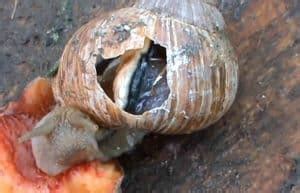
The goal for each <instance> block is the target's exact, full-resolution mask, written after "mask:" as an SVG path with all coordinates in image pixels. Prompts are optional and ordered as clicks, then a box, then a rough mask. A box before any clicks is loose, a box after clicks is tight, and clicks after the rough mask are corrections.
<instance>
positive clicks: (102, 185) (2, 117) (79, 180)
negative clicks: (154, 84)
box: [0, 78, 123, 193]
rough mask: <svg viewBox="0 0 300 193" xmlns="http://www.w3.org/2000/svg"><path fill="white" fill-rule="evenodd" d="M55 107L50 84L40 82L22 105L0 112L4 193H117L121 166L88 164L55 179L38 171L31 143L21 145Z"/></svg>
mask: <svg viewBox="0 0 300 193" xmlns="http://www.w3.org/2000/svg"><path fill="white" fill-rule="evenodd" d="M54 105H55V103H54V98H53V93H52V89H51V85H50V83H49V81H48V80H46V79H43V78H37V79H35V80H34V81H33V82H31V83H30V84H29V85H28V86H27V88H25V90H24V93H23V95H22V96H21V98H20V99H19V100H18V101H16V102H11V103H9V104H8V105H7V106H6V107H2V108H1V109H0V193H113V192H117V191H118V188H119V186H120V183H121V181H122V178H123V172H122V169H121V168H120V167H119V166H118V164H117V162H109V163H100V162H99V161H94V162H90V163H85V164H81V165H78V166H76V167H73V168H72V169H71V170H68V171H67V172H65V173H63V174H61V175H59V176H55V177H51V176H48V175H46V174H45V173H43V172H41V171H40V170H39V169H38V168H37V167H36V165H35V161H34V158H33V155H32V151H31V145H30V142H26V143H21V144H20V143H18V141H17V139H18V138H19V137H20V136H21V135H22V134H23V133H24V132H26V131H28V130H30V129H31V128H32V127H33V126H34V124H35V123H36V122H37V121H39V120H40V119H41V118H42V117H43V116H44V115H45V114H47V113H48V112H49V111H50V110H51V109H52V108H53V106H54ZM45 153H47V152H45Z"/></svg>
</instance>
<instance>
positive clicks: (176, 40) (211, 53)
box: [53, 0, 238, 134]
mask: <svg viewBox="0 0 300 193" xmlns="http://www.w3.org/2000/svg"><path fill="white" fill-rule="evenodd" d="M178 7H180V9H178ZM147 39H150V40H152V41H153V42H154V43H155V44H159V45H160V46H162V47H164V48H165V49H166V55H167V56H166V62H167V64H166V77H167V84H168V87H169V89H170V93H169V95H168V97H167V99H166V100H165V101H164V102H163V104H162V105H161V106H159V107H156V108H153V109H151V110H149V111H146V112H144V113H143V114H140V115H133V114H130V113H129V112H126V111H125V110H123V108H122V107H121V106H120V105H117V104H116V103H115V102H114V99H112V98H110V97H108V95H107V94H106V93H105V91H104V89H103V88H102V87H101V86H100V84H99V83H98V81H97V72H96V69H95V64H96V63H97V60H98V58H99V57H101V58H103V59H111V58H116V57H119V56H122V55H124V54H126V53H127V52H129V51H132V50H134V51H135V52H137V53H138V52H142V50H143V48H144V47H145V46H144V44H145V42H146V40H147ZM125 67H126V65H125ZM118 72H123V73H122V74H118V75H117V76H118V77H120V76H124V77H125V79H126V77H127V80H130V78H128V77H131V76H132V74H133V70H131V71H130V72H128V71H126V70H119V71H118ZM125 72H126V73H125ZM118 84H119V86H116V88H118V89H125V90H126V89H127V90H128V89H129V84H130V81H117V82H114V85H118ZM237 85H238V64H237V58H236V56H235V53H234V51H233V48H232V46H231V44H230V42H229V40H228V39H227V36H226V33H225V23H224V20H223V17H222V15H221V13H220V12H219V11H218V10H217V9H216V8H215V7H214V6H213V5H212V4H209V3H205V2H202V1H180V0H176V1H171V0H169V1H155V2H151V1H150V2H149V1H146V0H145V1H143V0H142V1H140V2H138V3H137V4H136V5H135V6H134V7H130V8H124V9H120V10H117V11H113V12H109V13H105V14H102V15H101V16H99V17H97V18H95V19H93V20H91V21H90V22H88V23H87V24H85V25H84V26H82V27H81V28H80V29H79V30H78V31H77V32H76V33H75V34H74V36H73V37H72V38H71V40H70V41H69V42H68V44H67V45H66V47H65V50H64V52H63V55H62V57H61V64H60V68H59V71H58V74H57V76H56V77H55V79H54V82H53V90H54V95H55V98H56V100H57V101H58V102H59V103H60V104H61V105H68V106H75V107H78V108H80V109H81V110H83V111H84V112H87V113H89V114H90V115H91V116H92V117H94V119H95V120H96V121H97V122H98V123H99V124H100V125H101V126H103V127H107V128H117V129H122V128H132V129H142V130H148V131H150V132H157V133H164V134H184V133H191V132H194V131H197V130H200V129H202V128H205V127H207V126H209V125H211V124H212V123H214V122H216V121H217V120H218V119H220V117H221V116H222V115H223V114H224V113H225V112H226V111H227V110H228V109H229V107H230V106H231V104H232V103H233V100H234V98H235V95H236V91H237ZM114 92H118V91H116V90H114Z"/></svg>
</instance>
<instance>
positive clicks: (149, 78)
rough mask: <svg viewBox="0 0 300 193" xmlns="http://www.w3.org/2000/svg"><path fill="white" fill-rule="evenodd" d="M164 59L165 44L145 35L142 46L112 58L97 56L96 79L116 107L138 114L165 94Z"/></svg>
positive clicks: (166, 85)
mask: <svg viewBox="0 0 300 193" xmlns="http://www.w3.org/2000/svg"><path fill="white" fill-rule="evenodd" d="M166 59H167V55H166V48H164V47H162V46H160V45H159V44H154V42H153V41H151V40H149V39H146V40H145V45H144V48H142V49H138V50H128V51H126V52H125V53H124V54H123V55H121V56H119V57H116V58H112V59H106V60H105V59H103V58H101V57H99V59H98V62H97V64H96V71H97V78H98V82H99V84H100V86H101V87H102V88H103V90H104V91H105V93H106V95H107V96H108V97H109V98H110V99H111V100H112V101H113V102H115V103H116V104H117V105H118V106H119V107H120V108H123V109H124V110H125V111H127V112H129V113H131V114H135V115H140V114H142V113H144V112H145V111H148V110H151V109H153V108H156V107H160V106H161V105H162V104H163V102H164V101H165V100H166V99H167V98H168V96H169V93H170V89H169V87H168V84H167V78H166V64H167V60H166Z"/></svg>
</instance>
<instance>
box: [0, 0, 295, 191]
mask: <svg viewBox="0 0 300 193" xmlns="http://www.w3.org/2000/svg"><path fill="white" fill-rule="evenodd" d="M13 5H14V1H4V0H0V18H1V19H0V29H1V33H0V74H1V76H0V104H1V105H2V104H5V103H6V102H7V101H8V100H12V99H15V98H16V97H17V96H18V95H19V92H20V91H21V90H22V88H23V87H24V85H25V84H26V83H27V82H28V81H29V80H31V79H33V78H34V77H36V76H38V75H43V74H45V73H46V72H47V71H48V70H49V69H50V67H51V66H52V65H53V64H55V62H56V61H57V60H58V59H59V56H60V55H61V52H62V49H63V47H64V44H65V43H66V42H67V40H68V38H70V36H71V35H72V33H73V32H74V31H75V30H76V29H78V27H79V26H81V25H82V24H84V23H85V22H86V21H88V20H89V18H92V17H93V15H95V14H96V13H97V12H96V10H99V9H107V8H112V7H114V6H115V5H117V3H115V2H110V1H107V2H101V1H100V0H99V1H92V0H88V1H85V0H84V1H83V0H76V1H69V0H63V1H57V0H54V1H49V2H46V1H34V0H24V1H19V4H18V6H17V8H16V12H15V16H14V19H13V20H11V14H12V11H13ZM127 5H128V4H127ZM119 6H120V5H119ZM217 6H218V8H219V9H220V10H221V12H222V13H223V15H224V17H225V20H226V22H227V24H228V34H229V38H230V39H231V41H232V43H233V46H234V47H235V49H236V51H237V54H238V57H239V61H240V62H239V64H240V66H239V67H240V82H239V90H238V94H237V98H236V100H235V103H234V104H233V106H232V108H231V109H230V110H229V112H228V113H227V114H226V115H225V116H224V117H223V118H222V119H221V120H220V121H218V122H217V123H216V124H215V125H213V126H211V127H209V128H207V129H206V130H204V131H200V132H197V133H194V134H192V135H183V136H159V135H151V136H148V137H146V138H145V140H144V142H143V143H142V144H140V145H139V146H138V147H137V148H136V149H135V150H134V151H132V152H130V153H128V154H127V155H125V156H123V157H122V158H121V159H120V161H121V164H122V165H123V167H124V169H125V173H126V177H125V180H124V183H123V185H122V188H123V190H124V192H163V193H164V192H184V193H185V192H191V193H200V192H266V193H267V192H292V193H296V192H299V191H300V180H299V179H300V176H299V171H300V169H299V168H300V166H299V165H300V164H299V157H300V119H299V115H300V94H299V93H300V87H299V85H300V66H299V64H300V44H299V42H300V41H299V40H300V35H299V34H300V14H299V13H300V2H299V1H298V0H290V1H279V0H270V1H259V0H244V1H238V0H219V1H218V3H217Z"/></svg>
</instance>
